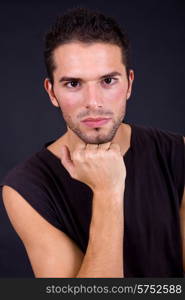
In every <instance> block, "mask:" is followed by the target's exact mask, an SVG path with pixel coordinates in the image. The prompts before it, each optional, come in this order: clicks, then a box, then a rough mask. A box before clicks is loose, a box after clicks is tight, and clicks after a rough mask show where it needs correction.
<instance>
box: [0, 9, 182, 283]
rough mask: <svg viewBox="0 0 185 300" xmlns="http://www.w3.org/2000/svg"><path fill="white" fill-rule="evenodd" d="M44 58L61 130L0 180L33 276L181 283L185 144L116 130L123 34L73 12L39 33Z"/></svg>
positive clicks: (125, 86) (125, 95)
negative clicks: (42, 34) (61, 120)
mask: <svg viewBox="0 0 185 300" xmlns="http://www.w3.org/2000/svg"><path fill="white" fill-rule="evenodd" d="M45 61H46V68H47V72H48V78H46V79H45V82H44V86H45V89H46V91H47V93H48V95H49V97H50V99H51V102H52V104H53V105H55V106H56V107H59V108H60V109H61V112H62V114H63V117H64V119H65V121H66V124H67V132H66V133H65V134H64V135H63V136H61V137H60V138H59V139H57V140H56V141H52V142H49V143H47V144H46V146H45V147H44V148H43V149H42V150H41V151H39V152H38V153H36V154H34V155H33V156H32V157H30V158H29V159H27V160H26V161H24V162H23V163H22V164H20V165H18V166H16V167H15V168H14V169H13V170H11V171H10V172H9V174H8V175H7V176H6V178H5V179H4V181H3V182H2V185H3V201H4V205H5V207H6V210H7V213H8V215H9V218H10V221H11V222H12V224H13V226H14V228H15V230H16V232H17V233H18V235H19V236H20V238H21V240H22V241H23V243H24V246H25V248H26V251H27V253H28V256H29V259H30V262H31V265H32V268H33V271H34V274H35V277H182V276H183V270H184V271H185V194H184V192H183V191H184V176H185V174H184V173H185V172H184V171H185V158H184V142H183V137H182V136H180V135H177V134H173V133H169V132H163V131H160V130H157V129H151V128H144V127H139V126H136V125H134V124H132V125H131V124H126V123H122V121H123V119H124V116H125V110H126V102H127V100H128V99H129V97H130V95H131V90H132V83H133V79H134V72H133V70H131V69H130V68H129V62H128V40H127V38H126V36H125V34H124V33H123V32H122V31H121V30H120V28H119V26H118V25H117V24H116V22H115V21H114V20H112V19H111V18H109V17H105V16H104V15H102V14H99V13H94V12H91V11H89V10H87V9H74V10H71V11H70V12H68V13H67V14H65V15H64V16H62V17H61V18H59V19H58V21H57V22H56V24H55V25H54V26H53V27H52V30H51V31H50V32H49V33H48V34H47V36H46V49H45ZM183 195H184V196H183Z"/></svg>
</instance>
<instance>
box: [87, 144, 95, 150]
mask: <svg viewBox="0 0 185 300" xmlns="http://www.w3.org/2000/svg"><path fill="white" fill-rule="evenodd" d="M97 149H98V144H87V145H86V148H85V150H97Z"/></svg>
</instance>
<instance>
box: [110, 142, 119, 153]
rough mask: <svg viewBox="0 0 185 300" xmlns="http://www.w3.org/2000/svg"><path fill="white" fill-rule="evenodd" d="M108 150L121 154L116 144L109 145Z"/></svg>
mask: <svg viewBox="0 0 185 300" xmlns="http://www.w3.org/2000/svg"><path fill="white" fill-rule="evenodd" d="M109 150H115V151H117V152H121V148H120V145H119V144H117V143H111V145H110V148H109Z"/></svg>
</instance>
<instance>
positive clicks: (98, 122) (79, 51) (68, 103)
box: [45, 42, 133, 144]
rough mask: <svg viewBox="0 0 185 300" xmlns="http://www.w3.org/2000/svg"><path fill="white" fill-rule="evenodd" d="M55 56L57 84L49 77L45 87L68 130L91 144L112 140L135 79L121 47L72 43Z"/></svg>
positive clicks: (59, 50) (63, 47)
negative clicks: (126, 63)
mask: <svg viewBox="0 0 185 300" xmlns="http://www.w3.org/2000/svg"><path fill="white" fill-rule="evenodd" d="M53 58H54V62H55V65H56V69H55V70H54V73H53V77H54V85H53V87H52V85H51V83H50V82H49V81H48V80H47V79H46V80H45V88H46V90H47V92H48V93H49V96H50V98H51V101H52V103H53V104H54V105H55V106H60V108H61V111H62V114H63V117H64V120H65V121H66V124H67V127H68V131H70V132H71V131H72V133H73V134H76V135H77V136H78V137H79V138H80V139H81V140H83V141H84V142H85V143H88V144H101V143H106V142H109V141H111V140H112V139H113V137H114V135H115V134H116V131H117V129H118V127H119V126H120V124H121V123H122V120H123V119H124V116H125V110H126V100H127V99H128V98H129V96H130V93H131V87H132V81H133V71H130V74H129V79H128V77H127V74H126V68H125V66H124V64H123V62H122V53H121V49H120V47H118V46H116V45H111V44H106V43H93V44H86V43H80V42H72V43H69V44H65V45H62V46H59V47H58V48H57V49H55V51H54V53H53ZM86 119H87V120H86ZM88 119H89V120H88ZM105 119H106V120H105Z"/></svg>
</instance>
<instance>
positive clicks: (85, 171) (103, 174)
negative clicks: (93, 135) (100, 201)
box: [61, 142, 126, 192]
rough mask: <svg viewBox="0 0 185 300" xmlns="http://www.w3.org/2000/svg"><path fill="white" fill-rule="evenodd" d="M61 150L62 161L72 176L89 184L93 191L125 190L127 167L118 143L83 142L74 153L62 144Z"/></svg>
mask: <svg viewBox="0 0 185 300" xmlns="http://www.w3.org/2000/svg"><path fill="white" fill-rule="evenodd" d="M61 152H62V157H61V162H62V164H63V165H64V167H65V168H66V170H67V171H68V172H69V174H70V175H71V177H72V178H74V179H77V180H79V181H81V182H83V183H85V184H87V185H88V186H89V187H90V188H91V189H92V190H93V192H95V191H107V190H111V189H112V190H115V189H116V190H120V192H123V191H124V186H125V177H126V168H125V164H124V161H123V157H122V155H121V152H120V146H119V145H118V144H115V143H111V142H109V143H105V144H100V145H97V144H96V145H95V144H86V145H85V144H82V145H78V146H77V147H76V149H75V150H74V151H73V152H72V153H70V151H69V149H68V147H67V146H62V148H61Z"/></svg>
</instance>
